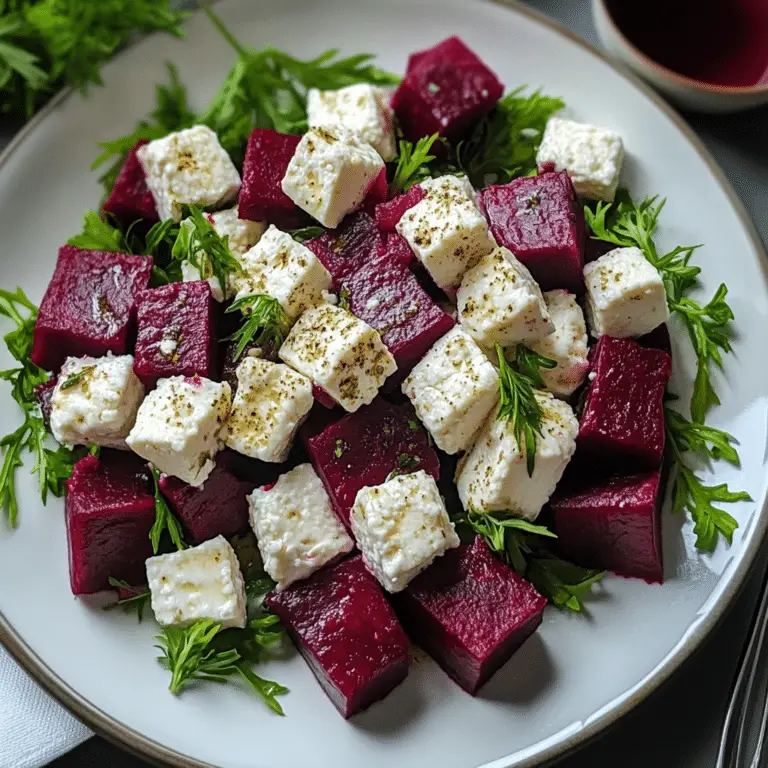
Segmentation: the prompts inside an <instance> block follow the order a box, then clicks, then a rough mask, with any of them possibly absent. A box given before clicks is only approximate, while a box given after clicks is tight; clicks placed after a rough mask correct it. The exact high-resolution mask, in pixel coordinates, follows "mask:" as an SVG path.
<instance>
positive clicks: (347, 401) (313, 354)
mask: <svg viewBox="0 0 768 768" xmlns="http://www.w3.org/2000/svg"><path fill="white" fill-rule="evenodd" d="M280 358H281V359H282V360H283V362H285V363H288V365H290V366H291V368H294V369H295V370H297V371H298V372H299V373H303V374H304V375H305V376H308V377H309V378H310V379H312V381H314V382H316V383H317V384H319V385H320V386H321V387H322V388H323V389H324V390H325V391H326V392H327V393H328V394H329V395H330V396H331V397H332V398H333V399H334V400H336V402H337V403H338V404H339V405H340V406H341V407H342V408H344V410H346V411H349V412H350V413H352V412H354V411H356V410H357V409H358V408H360V407H361V406H363V405H368V404H369V403H370V402H372V401H373V399H374V398H375V397H376V395H377V394H378V391H379V388H380V387H381V385H382V384H383V383H384V381H385V380H386V378H387V376H389V375H390V374H392V373H394V372H395V371H396V370H397V364H396V363H395V359H394V357H392V355H391V354H390V352H389V350H388V349H387V348H386V347H385V346H384V342H383V341H382V340H381V336H379V334H378V332H377V331H375V330H374V329H373V328H371V326H370V325H368V323H364V322H363V321H362V320H360V319H359V318H357V317H355V316H354V315H353V314H351V313H350V312H348V311H347V310H346V309H342V308H341V307H336V306H334V305H333V304H322V305H320V306H318V307H315V308H314V309H308V310H307V311H306V312H305V313H304V314H303V315H302V316H301V317H300V318H299V319H298V320H297V321H296V324H295V325H294V326H293V328H292V329H291V332H290V333H289V334H288V337H287V338H286V340H285V341H284V342H283V345H282V347H280Z"/></svg>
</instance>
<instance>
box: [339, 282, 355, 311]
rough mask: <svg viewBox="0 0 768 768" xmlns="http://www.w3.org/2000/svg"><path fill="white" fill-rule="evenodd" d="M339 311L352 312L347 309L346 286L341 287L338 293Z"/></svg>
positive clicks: (347, 293)
mask: <svg viewBox="0 0 768 768" xmlns="http://www.w3.org/2000/svg"><path fill="white" fill-rule="evenodd" d="M339 309H346V310H347V312H351V311H352V310H351V309H350V308H349V288H347V286H346V285H342V286H341V290H340V291H339Z"/></svg>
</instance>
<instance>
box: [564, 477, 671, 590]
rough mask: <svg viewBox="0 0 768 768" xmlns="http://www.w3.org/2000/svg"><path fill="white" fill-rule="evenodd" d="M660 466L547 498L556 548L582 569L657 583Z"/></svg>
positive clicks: (659, 579)
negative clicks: (552, 518)
mask: <svg viewBox="0 0 768 768" xmlns="http://www.w3.org/2000/svg"><path fill="white" fill-rule="evenodd" d="M661 486H662V483H661V470H656V471H655V472H650V473H647V474H642V475H631V476H629V477H612V478H610V479H608V480H604V481H602V482H599V483H595V484H593V485H590V486H588V487H586V488H585V487H581V488H579V489H578V490H570V489H568V490H561V489H560V488H558V491H557V492H556V494H555V497H554V498H553V499H552V501H551V504H550V505H551V509H552V514H553V516H554V528H555V532H556V533H557V535H558V539H557V547H558V550H559V552H560V554H561V555H562V556H563V557H564V558H565V559H566V560H570V561H572V562H574V563H577V564H579V565H583V566H585V567H586V568H600V569H607V570H610V571H615V572H616V573H618V574H620V575H622V576H637V577H638V578H641V579H645V580H646V581H653V582H662V581H663V580H664V567H663V564H662V557H661V520H660V517H659V515H660V506H661V498H662V493H661Z"/></svg>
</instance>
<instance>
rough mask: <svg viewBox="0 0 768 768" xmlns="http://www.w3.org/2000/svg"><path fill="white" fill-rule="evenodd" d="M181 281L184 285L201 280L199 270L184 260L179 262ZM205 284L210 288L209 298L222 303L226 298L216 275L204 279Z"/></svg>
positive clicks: (187, 260)
mask: <svg viewBox="0 0 768 768" xmlns="http://www.w3.org/2000/svg"><path fill="white" fill-rule="evenodd" d="M181 280H182V282H184V283H196V282H198V280H203V276H202V275H201V274H200V270H199V269H198V268H197V267H196V266H195V265H194V264H193V263H192V262H191V261H189V259H184V261H182V262H181ZM205 282H206V283H208V285H209V286H210V287H211V296H213V299H214V301H218V302H219V303H221V302H222V301H224V299H225V298H226V297H225V295H224V290H223V289H222V287H221V282H220V281H219V278H218V277H216V275H211V277H207V278H205Z"/></svg>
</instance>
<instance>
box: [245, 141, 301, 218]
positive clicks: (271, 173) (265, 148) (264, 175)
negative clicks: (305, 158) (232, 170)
mask: <svg viewBox="0 0 768 768" xmlns="http://www.w3.org/2000/svg"><path fill="white" fill-rule="evenodd" d="M300 140H301V136H291V135H289V134H286V133H278V132H277V131H275V130H272V129H271V128H256V129H255V130H254V131H253V133H251V135H250V138H249V139H248V146H247V147H246V150H245V160H244V162H243V182H242V186H241V187H240V198H239V203H238V213H237V215H238V216H239V217H240V218H241V219H248V220H250V221H268V222H269V223H270V224H275V225H276V226H277V227H280V228H281V229H291V228H293V227H300V226H302V225H303V224H306V223H307V222H308V221H309V217H308V216H307V215H306V214H305V213H304V212H303V211H302V210H301V209H299V208H298V207H297V206H296V204H295V203H294V202H293V200H291V198H290V197H288V195H286V194H285V192H283V187H282V181H283V176H285V171H286V169H287V168H288V163H289V162H290V161H291V158H292V157H293V154H294V152H295V151H296V147H297V146H298V145H299V141H300Z"/></svg>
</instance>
